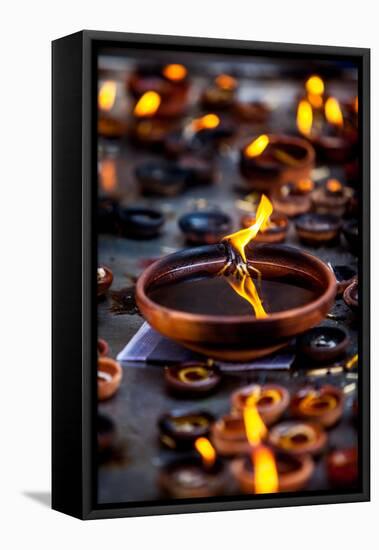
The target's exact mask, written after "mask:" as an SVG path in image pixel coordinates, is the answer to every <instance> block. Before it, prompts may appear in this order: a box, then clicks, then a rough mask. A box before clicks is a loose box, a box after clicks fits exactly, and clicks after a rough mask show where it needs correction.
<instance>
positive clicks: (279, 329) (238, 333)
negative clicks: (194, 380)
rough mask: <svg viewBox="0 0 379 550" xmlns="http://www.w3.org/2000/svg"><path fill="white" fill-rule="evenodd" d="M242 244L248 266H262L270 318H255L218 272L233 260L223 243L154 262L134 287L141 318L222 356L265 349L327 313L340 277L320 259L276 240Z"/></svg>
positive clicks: (242, 357) (235, 357) (246, 356)
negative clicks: (274, 243) (279, 243)
mask: <svg viewBox="0 0 379 550" xmlns="http://www.w3.org/2000/svg"><path fill="white" fill-rule="evenodd" d="M245 251H246V253H247V259H248V265H249V267H250V268H254V269H258V270H259V271H260V272H261V284H260V285H259V284H258V282H257V285H258V289H259V292H260V293H261V295H262V298H263V301H262V302H263V304H264V306H265V308H266V311H267V316H266V317H264V318H257V317H256V316H255V314H254V310H253V308H252V306H251V304H250V303H248V302H247V301H246V300H245V299H243V298H242V297H241V296H239V295H238V294H237V293H236V292H235V291H234V290H233V289H232V288H231V286H230V285H229V283H228V281H227V278H226V277H224V276H220V275H218V274H219V272H220V270H221V269H222V268H223V267H225V265H226V264H227V261H228V260H227V247H226V246H225V245H224V244H218V245H210V246H202V247H199V248H192V249H187V250H181V251H179V252H176V253H174V254H171V255H168V256H165V257H164V258H161V259H159V260H158V261H156V262H155V263H154V264H152V265H151V266H149V267H148V268H147V269H146V270H145V271H144V272H143V274H142V275H141V276H140V278H139V279H138V281H137V286H136V301H137V305H138V307H139V310H140V311H141V313H142V315H143V317H144V318H145V319H146V320H147V321H148V322H149V323H150V325H151V326H152V327H153V328H154V329H155V330H157V331H158V332H160V333H161V334H163V335H164V336H166V337H168V338H170V339H172V340H174V341H177V342H179V343H180V344H182V345H184V346H185V347H187V348H190V349H193V350H195V351H197V352H200V353H203V354H205V355H207V356H208V357H212V358H219V359H222V360H223V361H246V360H251V359H255V358H257V357H262V356H264V355H268V354H270V353H271V352H273V351H275V350H277V349H279V348H281V347H283V346H285V345H286V344H287V343H288V341H289V340H290V339H291V338H292V337H293V336H295V335H297V334H300V333H302V332H305V331H306V330H308V329H309V328H312V327H313V326H315V325H317V324H318V323H319V322H320V321H321V320H322V319H324V318H325V316H326V315H327V313H328V312H329V310H330V308H331V306H332V304H333V301H334V297H335V292H336V280H335V277H334V275H333V273H332V271H331V270H330V269H329V268H328V267H327V266H326V265H325V264H324V263H323V262H322V261H321V260H319V259H318V258H316V257H314V256H312V255H310V254H308V253H306V252H303V251H301V250H299V249H295V248H290V247H285V246H279V245H259V244H258V245H256V246H253V247H251V245H248V246H247V247H246V249H245Z"/></svg>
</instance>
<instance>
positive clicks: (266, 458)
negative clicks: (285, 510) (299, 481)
mask: <svg viewBox="0 0 379 550" xmlns="http://www.w3.org/2000/svg"><path fill="white" fill-rule="evenodd" d="M251 458H252V461H253V466H254V492H255V494H257V495H260V494H267V493H277V492H278V489H279V475H278V470H277V468H276V462H275V457H274V455H273V452H272V451H271V449H269V448H268V447H265V446H263V445H260V446H259V447H256V448H254V449H253V451H252V456H251Z"/></svg>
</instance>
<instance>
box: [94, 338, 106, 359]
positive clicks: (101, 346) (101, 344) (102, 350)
mask: <svg viewBox="0 0 379 550" xmlns="http://www.w3.org/2000/svg"><path fill="white" fill-rule="evenodd" d="M97 353H98V355H99V356H100V357H106V356H107V355H108V353H109V346H108V342H106V341H105V340H103V338H98V340H97Z"/></svg>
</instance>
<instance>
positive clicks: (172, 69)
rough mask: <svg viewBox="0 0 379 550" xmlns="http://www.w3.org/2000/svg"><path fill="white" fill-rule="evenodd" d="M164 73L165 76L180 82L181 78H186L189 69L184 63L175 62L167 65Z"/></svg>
mask: <svg viewBox="0 0 379 550" xmlns="http://www.w3.org/2000/svg"><path fill="white" fill-rule="evenodd" d="M162 73H163V76H165V77H166V78H167V79H168V80H172V81H174V82H179V81H180V80H184V78H185V77H186V76H187V69H186V68H185V66H184V65H180V64H178V63H173V64H171V65H166V66H165V67H163V71H162Z"/></svg>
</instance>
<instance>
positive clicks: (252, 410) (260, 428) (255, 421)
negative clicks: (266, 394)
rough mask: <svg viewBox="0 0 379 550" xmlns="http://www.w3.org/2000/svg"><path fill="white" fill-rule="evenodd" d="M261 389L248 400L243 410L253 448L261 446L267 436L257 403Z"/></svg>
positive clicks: (249, 440) (248, 438)
mask: <svg viewBox="0 0 379 550" xmlns="http://www.w3.org/2000/svg"><path fill="white" fill-rule="evenodd" d="M259 393H260V391H259V388H257V390H256V391H255V392H253V393H252V394H251V395H249V397H248V399H247V400H246V403H245V407H244V409H243V421H244V423H245V430H246V437H247V440H248V442H249V443H250V445H251V446H252V447H254V446H257V445H259V443H260V442H261V441H262V439H263V438H264V437H265V436H266V434H267V428H266V426H265V423H264V422H263V420H262V418H261V416H260V414H259V412H258V409H257V405H256V403H257V401H258V399H259Z"/></svg>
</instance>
